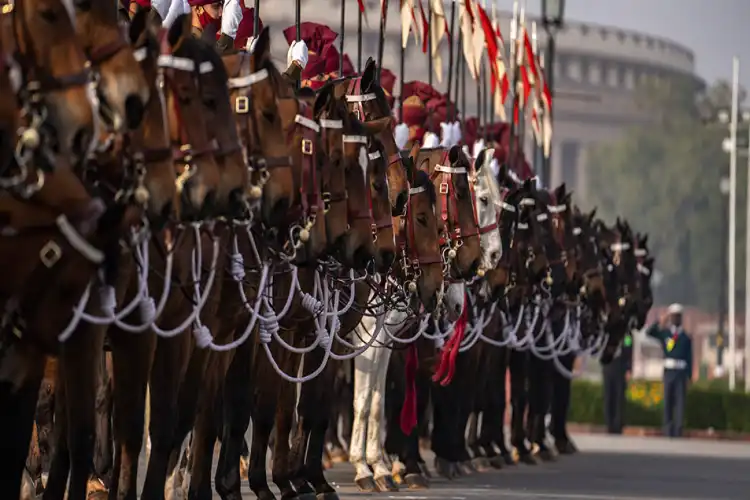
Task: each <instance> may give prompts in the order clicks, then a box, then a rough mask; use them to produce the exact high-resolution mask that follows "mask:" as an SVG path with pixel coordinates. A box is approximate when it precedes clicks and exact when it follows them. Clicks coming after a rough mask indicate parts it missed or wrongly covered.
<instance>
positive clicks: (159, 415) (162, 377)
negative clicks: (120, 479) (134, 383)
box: [141, 334, 190, 500]
mask: <svg viewBox="0 0 750 500" xmlns="http://www.w3.org/2000/svg"><path fill="white" fill-rule="evenodd" d="M189 350H190V337H189V336H188V335H185V334H182V335H177V336H176V337H172V338H161V339H158V340H157V342H156V350H155V352H154V360H153V363H152V369H151V374H150V376H149V409H150V410H149V423H148V434H149V437H150V441H151V450H150V453H149V456H148V467H147V469H146V479H145V481H144V483H143V492H142V493H141V498H143V499H144V500H146V499H151V498H153V499H157V500H160V499H162V498H164V487H165V484H166V481H167V469H168V467H169V460H170V456H171V454H172V451H173V450H174V447H175V441H176V439H175V434H176V432H175V426H174V422H176V421H177V420H178V418H179V417H178V406H177V405H178V398H179V394H180V390H179V388H180V383H181V382H182V380H183V378H184V376H185V371H186V361H187V357H188V353H189ZM181 444H182V443H181V442H180V445H181ZM180 447H181V446H180Z"/></svg>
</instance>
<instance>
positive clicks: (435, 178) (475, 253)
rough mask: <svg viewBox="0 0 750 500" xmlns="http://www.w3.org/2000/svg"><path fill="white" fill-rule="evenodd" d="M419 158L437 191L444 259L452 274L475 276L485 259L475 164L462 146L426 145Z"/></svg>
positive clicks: (420, 166)
mask: <svg viewBox="0 0 750 500" xmlns="http://www.w3.org/2000/svg"><path fill="white" fill-rule="evenodd" d="M416 162H417V163H416V167H417V168H419V169H420V170H424V171H425V172H427V173H428V175H429V176H430V180H431V181H432V183H433V185H434V186H435V191H436V192H437V207H436V210H437V213H438V214H440V216H439V217H438V231H439V233H440V244H441V246H442V247H443V253H444V256H443V259H444V260H445V261H446V265H448V266H450V272H451V276H453V277H454V278H458V279H471V278H473V277H474V275H475V274H476V272H477V271H478V270H479V265H480V264H481V262H482V248H481V246H480V244H479V223H478V221H477V215H476V208H475V206H474V191H473V187H472V184H471V183H470V182H469V174H470V173H471V170H472V165H471V163H470V162H469V159H468V158H467V157H466V155H465V154H464V153H463V151H461V148H460V147H459V146H454V147H452V148H451V149H450V150H449V151H445V150H443V149H422V150H420V154H419V157H417V160H416Z"/></svg>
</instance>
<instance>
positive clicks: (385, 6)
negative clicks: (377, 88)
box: [378, 0, 388, 84]
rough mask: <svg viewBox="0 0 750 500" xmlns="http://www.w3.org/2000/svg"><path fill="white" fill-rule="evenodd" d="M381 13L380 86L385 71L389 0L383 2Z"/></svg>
mask: <svg viewBox="0 0 750 500" xmlns="http://www.w3.org/2000/svg"><path fill="white" fill-rule="evenodd" d="M381 2H382V6H381V9H382V11H381V12H380V42H379V45H378V84H380V70H381V69H383V50H384V49H385V26H386V22H387V20H388V0H381Z"/></svg>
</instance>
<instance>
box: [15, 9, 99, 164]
mask: <svg viewBox="0 0 750 500" xmlns="http://www.w3.org/2000/svg"><path fill="white" fill-rule="evenodd" d="M3 12H4V13H5V14H4V15H5V16H11V18H12V22H11V25H12V28H11V31H10V32H6V33H5V36H8V37H9V38H10V39H11V40H12V41H11V42H10V43H11V44H13V45H15V46H16V47H17V56H16V59H17V61H18V63H19V65H20V68H21V73H22V75H23V82H22V91H21V93H20V94H21V96H22V99H23V100H24V102H25V104H26V105H27V112H29V113H30V116H31V117H33V118H35V119H36V120H37V121H38V123H40V124H41V126H40V129H41V130H42V131H43V132H44V133H43V134H42V138H41V139H42V145H43V147H45V148H46V149H48V150H49V151H50V153H51V154H52V155H54V157H56V158H59V159H65V160H69V161H71V163H73V164H76V163H78V162H79V161H81V160H83V158H84V156H85V155H86V153H87V151H88V148H89V144H90V141H91V139H92V137H93V130H94V114H93V109H92V103H91V101H90V99H89V96H88V92H87V86H88V85H89V83H90V81H91V71H90V69H89V67H88V66H87V61H86V56H85V54H84V52H83V51H82V50H81V46H80V45H79V43H78V40H77V39H76V36H75V31H74V27H73V23H72V22H71V21H72V19H71V16H72V15H73V13H72V12H69V11H68V10H67V8H66V7H65V5H64V3H63V2H62V1H60V0H21V1H18V2H15V3H14V4H12V5H11V6H10V7H9V8H6V9H4V10H3ZM8 12H10V14H8ZM32 121H34V120H32Z"/></svg>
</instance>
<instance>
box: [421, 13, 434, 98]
mask: <svg viewBox="0 0 750 500" xmlns="http://www.w3.org/2000/svg"><path fill="white" fill-rule="evenodd" d="M420 1H421V0H420ZM424 36H426V37H427V75H428V76H427V83H429V84H430V87H432V1H431V0H427V33H425V34H424Z"/></svg>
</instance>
